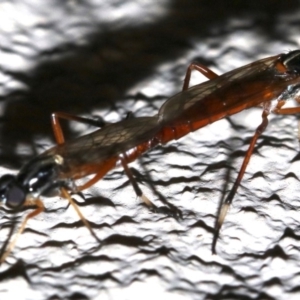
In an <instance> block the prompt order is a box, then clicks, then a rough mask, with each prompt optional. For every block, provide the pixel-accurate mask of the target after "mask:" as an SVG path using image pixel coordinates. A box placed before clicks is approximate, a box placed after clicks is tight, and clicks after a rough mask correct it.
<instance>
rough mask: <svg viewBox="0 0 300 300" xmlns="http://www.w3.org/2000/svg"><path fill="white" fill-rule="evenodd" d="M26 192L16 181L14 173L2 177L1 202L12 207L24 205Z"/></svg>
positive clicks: (0, 179)
mask: <svg viewBox="0 0 300 300" xmlns="http://www.w3.org/2000/svg"><path fill="white" fill-rule="evenodd" d="M25 198H26V193H25V192H24V190H23V189H22V187H21V186H20V185H19V184H18V183H17V182H16V181H15V177H14V176H12V175H4V176H3V177H1V178H0V202H2V203H4V204H5V205H6V206H7V207H9V208H11V209H16V208H18V207H20V206H22V205H23V204H24V202H25Z"/></svg>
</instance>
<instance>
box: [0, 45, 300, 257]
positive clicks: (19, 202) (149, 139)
mask: <svg viewBox="0 0 300 300" xmlns="http://www.w3.org/2000/svg"><path fill="white" fill-rule="evenodd" d="M192 70H197V71H199V72H201V73H202V74H203V75H204V76H206V77H207V78H208V79H209V80H208V81H206V82H204V83H201V84H198V85H195V86H193V87H191V88H189V87H188V85H189V80H190V76H191V72H192ZM299 95H300V50H296V51H291V52H289V53H286V54H279V55H276V56H272V57H268V58H265V59H261V60H258V61H256V62H253V63H251V64H248V65H246V66H243V67H240V68H238V69H235V70H232V71H230V72H228V73H225V74H223V75H221V76H218V75H217V74H215V73H214V72H213V71H211V70H209V69H208V68H206V67H205V66H203V65H200V64H191V65H190V66H189V68H188V70H187V73H186V77H185V80H184V85H183V91H182V92H180V93H178V94H176V95H175V96H173V97H171V98H169V99H168V100H167V101H166V102H165V103H164V104H163V105H162V107H161V108H160V110H159V112H158V114H157V115H155V116H152V117H142V118H129V119H126V120H123V121H120V122H117V123H113V124H101V125H100V123H99V122H98V121H97V120H93V119H88V118H83V117H79V116H74V115H70V114H67V113H63V112H57V113H54V114H53V115H52V127H53V131H54V135H55V138H56V141H57V144H58V145H57V146H54V147H53V148H51V149H49V150H47V151H45V152H44V153H42V154H41V155H39V156H38V157H37V158H35V159H33V160H31V161H30V162H29V163H27V164H26V165H25V166H24V167H23V168H22V169H21V170H20V172H19V174H17V175H16V176H13V175H4V176H3V177H1V178H0V203H2V204H3V205H6V206H7V207H9V208H11V209H18V208H20V207H22V206H26V205H35V206H36V207H37V208H36V209H35V210H34V211H32V212H31V213H30V214H28V216H27V217H26V218H25V219H24V221H23V223H22V224H21V227H20V229H19V231H18V233H17V235H16V236H15V238H14V239H13V240H12V242H11V243H10V244H9V246H8V247H7V250H6V252H5V253H4V254H3V255H2V258H1V261H4V260H5V258H6V257H7V256H8V255H9V253H10V252H11V251H12V249H13V248H14V245H15V243H16V240H17V238H18V236H19V235H20V234H21V233H22V232H23V230H24V228H25V226H26V223H27V221H28V219H30V218H32V217H34V216H36V215H37V214H39V213H41V212H42V211H43V209H44V206H43V203H42V201H41V200H40V199H39V198H40V197H41V196H47V195H52V194H55V193H57V192H58V193H59V194H60V195H61V196H62V197H64V198H66V199H67V200H68V201H69V202H70V204H72V206H73V207H74V209H75V210H76V211H77V213H78V215H79V217H80V218H81V220H82V221H83V222H84V224H85V225H86V226H87V228H88V229H89V230H90V232H91V233H92V234H93V235H94V236H95V237H96V235H95V234H94V232H93V230H92V229H91V227H90V225H89V223H88V222H87V221H86V220H85V218H84V216H83V215H82V214H81V212H80V210H79V209H78V207H77V206H76V205H75V203H74V201H73V200H72V198H71V196H70V193H76V192H80V191H82V190H84V189H86V188H88V187H90V186H92V185H93V184H95V183H96V182H97V181H98V180H100V179H101V178H102V177H103V176H105V175H106V173H107V172H109V171H110V170H111V169H113V168H114V167H115V166H116V165H118V164H121V165H122V167H123V168H124V171H125V173H126V175H127V176H128V179H129V181H130V183H131V184H132V186H133V188H134V191H135V193H136V195H137V196H139V197H140V198H141V200H142V201H143V202H144V203H146V204H147V205H148V206H149V207H152V208H156V207H155V205H154V204H153V203H152V202H151V201H150V200H149V199H148V198H147V197H146V196H145V195H144V194H143V192H142V191H141V189H140V188H139V186H138V184H137V182H136V181H135V179H134V176H133V175H132V173H131V171H130V169H129V167H128V163H130V162H132V161H134V160H135V159H136V158H137V157H139V156H140V155H142V154H143V153H144V152H146V151H148V150H149V149H151V148H153V147H155V146H157V145H159V144H165V143H167V142H169V141H171V140H177V139H179V138H181V137H182V136H184V135H186V134H188V133H189V132H191V131H195V130H197V129H199V128H201V127H204V126H206V125H208V124H210V123H213V122H215V121H217V120H220V119H222V118H225V117H228V116H231V115H233V114H236V113H238V112H240V111H242V110H244V109H248V108H251V107H257V106H259V107H261V108H262V121H261V124H259V126H258V127H257V129H256V131H255V133H254V135H253V137H252V140H251V141H250V145H249V148H248V150H247V152H246V155H245V158H244V161H243V164H242V166H241V169H240V171H239V174H238V177H237V179H236V181H235V183H234V185H233V187H232V189H231V191H230V192H229V194H228V196H227V198H226V199H225V201H224V203H223V205H222V207H221V210H220V213H219V216H218V219H217V223H216V231H215V235H214V240H213V244H212V251H213V252H215V246H216V242H217V238H218V234H219V230H220V228H221V226H222V223H223V221H224V219H225V216H226V213H227V211H228V209H229V206H230V204H231V202H232V200H233V198H234V195H235V193H236V191H237V189H238V187H239V185H240V182H241V180H242V178H243V175H244V173H245V170H246V167H247V165H248V163H249V160H250V158H251V155H252V153H253V150H254V146H255V143H256V141H257V139H258V137H259V136H260V135H261V134H262V132H263V131H264V130H265V128H266V127H267V125H268V115H269V113H271V112H273V113H276V114H296V113H300V107H299V106H297V107H288V108H286V107H283V106H284V105H285V103H286V101H287V100H291V99H293V100H296V101H297V102H298V103H300V98H299ZM273 100H277V102H276V104H275V106H274V107H272V106H271V101H273ZM59 119H67V120H73V121H78V122H83V123H86V124H89V125H94V126H97V127H102V126H103V128H100V129H98V130H96V131H95V132H92V133H90V134H87V135H84V136H81V137H78V138H76V139H73V140H69V141H65V139H64V135H63V133H62V129H61V126H60V123H59ZM89 175H93V177H92V178H89V177H87V176H89ZM86 177H87V178H88V179H87V181H86V182H85V183H84V184H83V185H81V186H78V185H77V184H76V181H77V180H78V179H82V178H86ZM173 208H174V207H173ZM96 238H97V237H96Z"/></svg>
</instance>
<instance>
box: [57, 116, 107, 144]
mask: <svg viewBox="0 0 300 300" xmlns="http://www.w3.org/2000/svg"><path fill="white" fill-rule="evenodd" d="M59 119H65V120H69V121H77V122H80V123H84V124H88V125H92V126H96V127H104V126H105V124H106V123H105V122H100V121H99V120H94V119H89V118H84V117H79V116H76V115H72V114H68V113H65V112H60V111H59V112H55V113H53V114H52V115H51V124H52V129H53V133H54V137H55V140H56V142H57V144H62V143H64V141H65V138H64V134H63V132H62V128H61V125H60V122H59Z"/></svg>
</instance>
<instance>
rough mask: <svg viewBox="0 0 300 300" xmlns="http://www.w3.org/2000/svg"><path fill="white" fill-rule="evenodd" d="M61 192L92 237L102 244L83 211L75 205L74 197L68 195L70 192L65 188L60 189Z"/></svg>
mask: <svg viewBox="0 0 300 300" xmlns="http://www.w3.org/2000/svg"><path fill="white" fill-rule="evenodd" d="M60 191H61V194H62V197H64V198H66V199H67V200H68V201H69V203H70V204H71V205H72V206H73V207H74V209H75V211H76V212H77V214H78V216H79V218H80V219H81V221H82V222H83V224H84V225H85V226H86V227H87V229H88V230H89V231H90V233H91V235H92V236H93V237H94V238H95V239H96V240H97V241H98V242H100V240H99V239H98V237H97V235H96V234H95V233H94V231H93V229H92V228H91V226H90V224H89V223H88V221H87V220H86V218H85V217H84V216H83V214H82V213H81V211H80V209H79V208H78V206H77V205H76V204H75V202H74V200H73V199H72V197H71V196H70V194H69V193H68V191H67V190H66V189H65V188H60Z"/></svg>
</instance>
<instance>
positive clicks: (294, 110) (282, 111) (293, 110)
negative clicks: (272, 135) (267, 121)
mask: <svg viewBox="0 0 300 300" xmlns="http://www.w3.org/2000/svg"><path fill="white" fill-rule="evenodd" d="M284 105H285V101H284V100H280V101H278V103H277V105H276V107H275V108H274V109H273V112H274V113H275V114H278V115H294V114H299V113H300V107H285V108H282V107H283V106H284Z"/></svg>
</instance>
